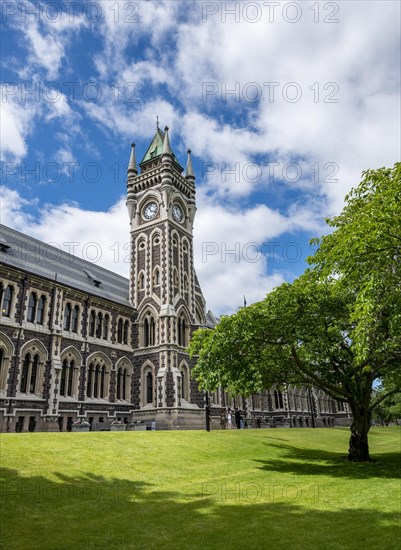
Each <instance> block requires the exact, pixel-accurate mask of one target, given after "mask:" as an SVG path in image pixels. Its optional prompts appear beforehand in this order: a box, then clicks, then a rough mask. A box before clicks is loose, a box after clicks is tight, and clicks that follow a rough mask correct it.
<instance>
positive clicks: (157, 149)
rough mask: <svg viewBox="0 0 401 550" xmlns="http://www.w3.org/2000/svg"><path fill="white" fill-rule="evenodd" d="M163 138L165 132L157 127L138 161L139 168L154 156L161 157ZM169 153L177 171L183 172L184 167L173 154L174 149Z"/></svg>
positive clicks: (153, 158)
mask: <svg viewBox="0 0 401 550" xmlns="http://www.w3.org/2000/svg"><path fill="white" fill-rule="evenodd" d="M164 138H165V133H164V132H162V131H161V130H160V128H157V131H156V133H155V135H154V137H153V139H152V141H151V143H150V145H149V147H148V148H147V150H146V153H145V154H144V156H143V159H142V160H141V162H140V163H139V166H140V167H141V168H144V167H145V166H146V164H147V163H149V162H150V161H154V160H155V159H156V158H159V157H161V155H162V153H163V144H164ZM171 154H172V156H173V161H174V164H175V166H176V167H177V168H178V170H179V172H180V173H181V172H183V171H184V168H183V167H182V166H181V164H180V163H179V162H178V159H177V157H176V156H175V154H174V151H171Z"/></svg>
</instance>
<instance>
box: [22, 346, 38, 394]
mask: <svg viewBox="0 0 401 550" xmlns="http://www.w3.org/2000/svg"><path fill="white" fill-rule="evenodd" d="M38 374H39V355H38V354H35V356H34V358H33V360H32V356H31V354H30V353H29V352H28V353H27V354H26V355H25V357H24V361H23V363H22V372H21V381H20V391H21V393H35V390H36V384H37V380H38Z"/></svg>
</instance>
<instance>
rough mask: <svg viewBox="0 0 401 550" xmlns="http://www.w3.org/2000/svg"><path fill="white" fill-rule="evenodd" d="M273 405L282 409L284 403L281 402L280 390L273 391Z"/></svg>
mask: <svg viewBox="0 0 401 550" xmlns="http://www.w3.org/2000/svg"><path fill="white" fill-rule="evenodd" d="M274 405H275V407H276V409H283V408H284V403H283V394H282V393H281V391H275V392H274Z"/></svg>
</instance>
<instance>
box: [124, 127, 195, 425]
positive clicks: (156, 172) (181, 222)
mask: <svg viewBox="0 0 401 550" xmlns="http://www.w3.org/2000/svg"><path fill="white" fill-rule="evenodd" d="M139 168H140V172H138V167H137V162H136V156H135V145H134V144H133V145H132V150H131V157H130V161H129V165H128V178H127V209H128V216H129V221H130V232H131V266H130V301H131V303H132V305H133V307H134V308H135V309H136V310H137V343H136V348H137V349H136V351H135V358H134V361H135V364H136V369H135V371H136V372H137V379H136V380H134V381H133V384H134V385H135V386H136V387H135V388H134V392H135V393H136V395H137V399H138V403H137V405H138V414H135V413H134V416H136V417H137V418H138V419H143V420H149V419H154V420H155V421H156V425H157V426H159V427H163V428H174V427H178V426H180V427H181V426H182V427H194V428H195V427H198V425H199V427H200V426H201V425H202V420H201V416H202V415H201V411H202V409H203V406H204V399H203V393H201V392H199V390H198V387H197V383H196V382H195V381H194V380H191V377H190V373H191V368H192V366H193V365H192V362H191V360H190V358H189V356H188V354H187V353H186V351H185V350H186V347H187V346H188V343H189V338H190V335H191V333H192V332H193V331H194V330H196V328H198V327H199V326H202V325H204V323H205V301H204V298H203V296H202V292H201V290H200V287H199V283H198V280H197V277H196V273H195V270H194V259H193V223H194V217H195V212H196V205H195V175H194V172H193V167H192V160H191V151H190V150H188V158H187V165H186V170H185V175H183V172H184V168H183V167H182V166H181V165H180V163H179V162H178V160H177V158H176V156H175V155H174V153H173V151H172V149H171V146H170V138H169V133H168V128H167V127H166V128H165V131H164V132H162V131H161V130H160V129H159V127H157V131H156V134H155V136H154V138H153V140H152V142H151V144H150V145H149V147H148V149H147V151H146V153H145V155H144V157H143V159H142V161H141V162H140V163H139ZM135 390H136V391H135Z"/></svg>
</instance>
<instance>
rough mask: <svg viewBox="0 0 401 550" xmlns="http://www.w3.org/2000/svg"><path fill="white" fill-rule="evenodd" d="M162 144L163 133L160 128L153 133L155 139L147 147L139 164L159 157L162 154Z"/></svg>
mask: <svg viewBox="0 0 401 550" xmlns="http://www.w3.org/2000/svg"><path fill="white" fill-rule="evenodd" d="M163 143H164V133H163V132H162V131H161V130H160V128H158V129H157V132H156V133H155V137H154V138H153V139H152V143H151V144H150V145H149V147H148V150H147V151H146V153H145V156H144V157H143V159H142V161H141V164H142V163H143V162H147V161H148V160H151V159H154V158H155V157H158V156H159V155H161V154H162V152H163Z"/></svg>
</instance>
